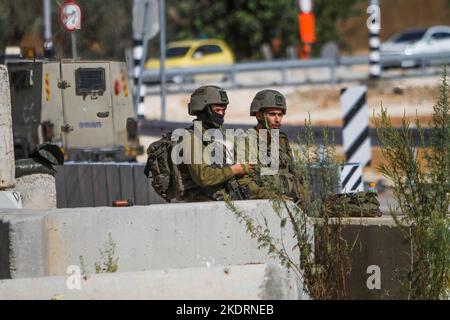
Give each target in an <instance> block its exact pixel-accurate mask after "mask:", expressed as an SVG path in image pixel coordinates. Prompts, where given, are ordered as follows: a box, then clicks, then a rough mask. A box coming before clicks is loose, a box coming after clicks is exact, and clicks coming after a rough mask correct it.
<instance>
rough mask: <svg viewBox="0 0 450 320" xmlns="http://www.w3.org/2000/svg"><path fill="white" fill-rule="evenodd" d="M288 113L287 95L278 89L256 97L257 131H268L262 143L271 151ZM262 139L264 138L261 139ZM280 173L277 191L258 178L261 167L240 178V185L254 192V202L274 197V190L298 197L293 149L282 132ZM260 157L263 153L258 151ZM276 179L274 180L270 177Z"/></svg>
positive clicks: (255, 115) (251, 113)
mask: <svg viewBox="0 0 450 320" xmlns="http://www.w3.org/2000/svg"><path fill="white" fill-rule="evenodd" d="M286 113H287V103H286V98H285V96H284V95H283V94H281V93H280V92H278V91H275V90H263V91H261V92H259V93H257V94H256V96H255V98H254V99H253V102H252V104H251V106H250V116H252V117H256V119H257V122H258V123H257V126H256V128H255V129H256V131H257V132H260V130H264V129H265V130H268V134H267V137H268V138H267V141H259V143H258V145H260V143H266V144H267V150H270V148H271V141H270V133H271V131H272V130H280V129H281V126H282V121H283V117H284V116H285V115H286ZM260 137H261V136H260ZM278 151H279V170H278V173H277V174H276V178H277V179H270V180H271V181H272V182H273V181H279V189H280V190H273V189H270V188H268V187H267V186H266V185H265V183H264V179H263V177H261V176H260V175H258V173H260V166H259V165H258V166H256V167H255V172H254V173H250V174H246V175H244V176H243V177H242V178H241V179H239V183H241V184H243V185H247V186H248V187H249V189H250V193H251V198H252V199H267V198H270V197H271V193H273V191H275V192H277V191H281V193H282V194H283V195H285V196H288V197H290V198H292V199H297V198H298V188H299V186H300V184H299V183H300V182H299V179H298V177H297V174H296V172H295V169H294V160H293V154H292V149H291V147H290V144H289V141H288V139H287V136H286V134H285V133H283V132H281V131H280V132H279V150H278ZM258 154H259V150H258ZM270 178H273V177H270Z"/></svg>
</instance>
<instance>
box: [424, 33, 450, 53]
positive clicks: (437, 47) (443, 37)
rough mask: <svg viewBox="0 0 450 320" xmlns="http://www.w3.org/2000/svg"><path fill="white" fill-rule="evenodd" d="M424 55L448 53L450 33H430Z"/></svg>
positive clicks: (449, 50)
mask: <svg viewBox="0 0 450 320" xmlns="http://www.w3.org/2000/svg"><path fill="white" fill-rule="evenodd" d="M425 52H426V53H445V52H447V53H448V52H450V31H436V32H434V33H432V34H431V35H430V37H429V39H428V41H427V44H426V47H425Z"/></svg>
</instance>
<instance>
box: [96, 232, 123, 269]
mask: <svg viewBox="0 0 450 320" xmlns="http://www.w3.org/2000/svg"><path fill="white" fill-rule="evenodd" d="M115 252H116V243H115V242H114V241H113V239H112V236H111V233H109V234H108V243H106V244H105V246H104V248H103V249H100V255H101V256H102V259H103V261H102V262H101V263H98V262H96V263H95V273H97V274H99V273H115V272H117V270H118V269H119V266H118V262H119V258H115V257H114V255H115Z"/></svg>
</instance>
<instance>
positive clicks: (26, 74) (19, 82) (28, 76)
mask: <svg viewBox="0 0 450 320" xmlns="http://www.w3.org/2000/svg"><path fill="white" fill-rule="evenodd" d="M10 79H11V86H13V87H14V88H16V89H17V90H20V89H26V88H31V87H33V71H31V70H17V71H11V72H10Z"/></svg>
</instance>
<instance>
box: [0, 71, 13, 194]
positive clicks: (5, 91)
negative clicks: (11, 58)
mask: <svg viewBox="0 0 450 320" xmlns="http://www.w3.org/2000/svg"><path fill="white" fill-rule="evenodd" d="M14 173H15V164H14V145H13V133H12V118H11V96H10V93H9V76H8V69H7V68H6V67H5V66H3V65H0V190H6V189H10V188H14V186H15V179H14V178H15V174H14Z"/></svg>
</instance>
